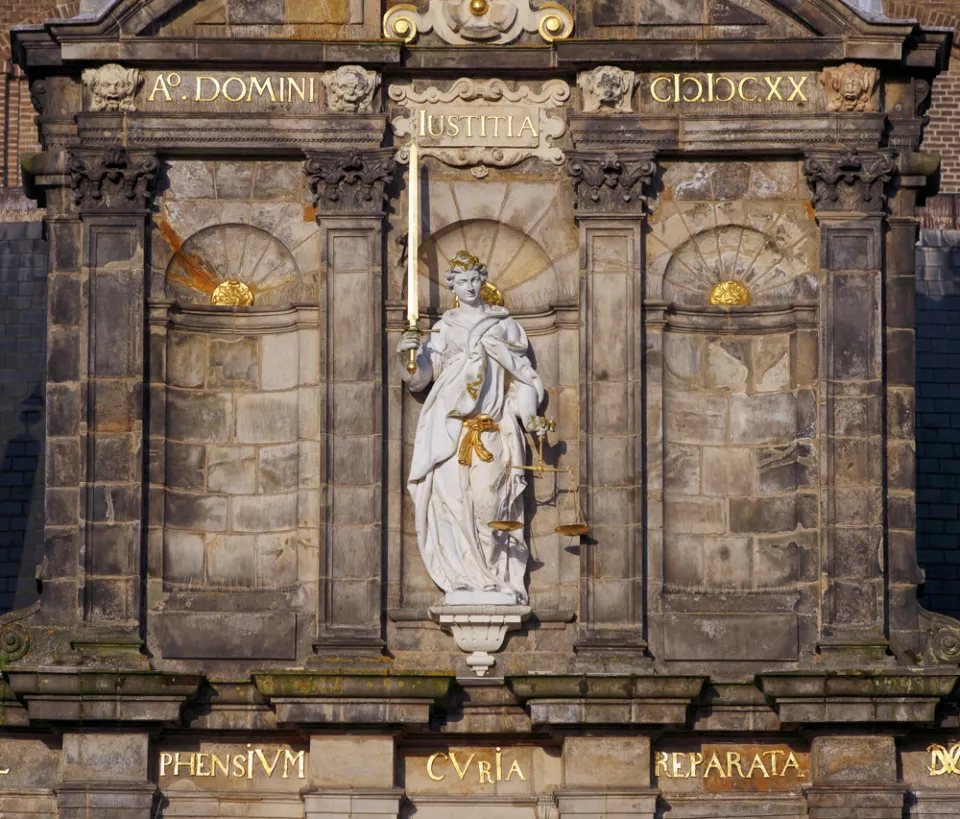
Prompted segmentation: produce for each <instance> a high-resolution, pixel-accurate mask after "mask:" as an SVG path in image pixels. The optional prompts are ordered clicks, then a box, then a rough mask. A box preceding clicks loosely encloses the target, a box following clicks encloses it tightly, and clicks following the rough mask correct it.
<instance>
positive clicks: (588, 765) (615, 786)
mask: <svg viewBox="0 0 960 819" xmlns="http://www.w3.org/2000/svg"><path fill="white" fill-rule="evenodd" d="M659 793H660V791H658V790H657V789H655V788H651V787H650V738H649V737H644V736H631V737H567V738H566V739H565V740H564V741H563V788H562V789H560V790H558V791H556V792H555V796H556V799H557V805H558V806H559V808H560V819H573V817H581V816H582V817H585V819H599V818H600V817H602V818H603V819H628V817H630V819H653V816H654V815H655V813H656V807H657V796H658V795H659Z"/></svg>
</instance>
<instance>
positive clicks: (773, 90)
mask: <svg viewBox="0 0 960 819" xmlns="http://www.w3.org/2000/svg"><path fill="white" fill-rule="evenodd" d="M763 81H764V82H765V83H766V84H767V87H768V88H769V89H770V93H769V94H767V102H770V100H772V99H773V95H774V94H776V95H777V99H778V100H780V102H783V95H782V94H781V93H780V83H781V82H783V77H777V78H776V79H775V80H774V81H773V82H770V78H769V77H764V78H763Z"/></svg>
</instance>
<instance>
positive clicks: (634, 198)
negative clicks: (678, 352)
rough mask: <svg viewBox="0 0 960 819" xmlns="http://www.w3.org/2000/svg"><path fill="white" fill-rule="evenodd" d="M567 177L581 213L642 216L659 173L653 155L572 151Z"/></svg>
mask: <svg viewBox="0 0 960 819" xmlns="http://www.w3.org/2000/svg"><path fill="white" fill-rule="evenodd" d="M567 173H568V174H569V175H570V181H571V182H572V183H573V188H574V191H575V193H576V208H577V210H578V211H580V212H581V213H630V212H638V211H640V212H642V211H643V209H644V208H645V207H646V203H647V197H646V195H645V194H644V189H645V188H647V187H648V186H649V185H650V184H651V183H652V182H653V179H654V177H655V176H656V173H657V163H656V161H655V160H654V155H653V152H652V151H651V152H644V153H632V154H626V153H614V152H606V153H600V152H596V153H594V152H587V151H571V152H570V153H569V154H568V159H567Z"/></svg>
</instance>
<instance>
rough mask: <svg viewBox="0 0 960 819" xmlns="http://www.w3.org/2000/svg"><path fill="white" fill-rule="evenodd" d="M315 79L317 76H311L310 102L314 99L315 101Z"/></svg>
mask: <svg viewBox="0 0 960 819" xmlns="http://www.w3.org/2000/svg"><path fill="white" fill-rule="evenodd" d="M314 79H316V78H315V77H311V78H310V102H313V101H314V94H313V91H314V89H313V81H314Z"/></svg>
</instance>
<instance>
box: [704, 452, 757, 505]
mask: <svg viewBox="0 0 960 819" xmlns="http://www.w3.org/2000/svg"><path fill="white" fill-rule="evenodd" d="M753 457H754V456H753V452H752V451H751V450H749V449H742V448H736V447H704V448H703V493H704V494H705V495H726V496H728V497H741V496H744V495H751V494H753Z"/></svg>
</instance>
